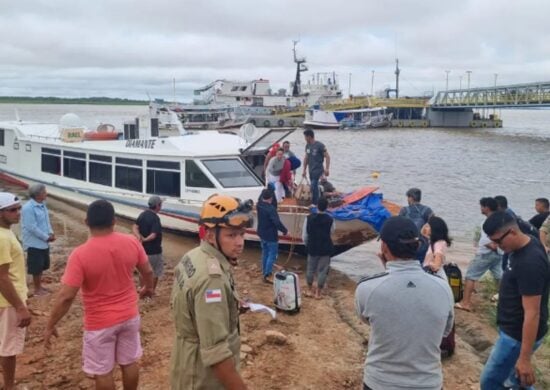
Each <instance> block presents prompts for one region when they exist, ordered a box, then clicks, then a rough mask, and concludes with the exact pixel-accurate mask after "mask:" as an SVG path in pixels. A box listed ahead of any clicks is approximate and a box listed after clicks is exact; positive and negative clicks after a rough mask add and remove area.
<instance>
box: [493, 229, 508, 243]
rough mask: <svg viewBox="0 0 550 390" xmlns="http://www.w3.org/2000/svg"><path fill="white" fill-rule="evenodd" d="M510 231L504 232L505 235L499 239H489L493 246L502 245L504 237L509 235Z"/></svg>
mask: <svg viewBox="0 0 550 390" xmlns="http://www.w3.org/2000/svg"><path fill="white" fill-rule="evenodd" d="M511 231H512V229H508V230H507V231H506V233H504V234H503V235H502V236H500V238H491V241H493V242H494V243H495V244H497V245H500V244H501V243H502V241H504V239H505V238H506V236H507V235H508V234H510V232H511Z"/></svg>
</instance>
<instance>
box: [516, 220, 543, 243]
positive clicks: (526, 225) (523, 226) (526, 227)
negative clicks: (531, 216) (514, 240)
mask: <svg viewBox="0 0 550 390" xmlns="http://www.w3.org/2000/svg"><path fill="white" fill-rule="evenodd" d="M516 220H517V223H518V226H519V230H521V232H522V233H523V234H527V235H529V236H534V237H535V238H536V239H539V230H538V229H537V228H536V227H534V226H533V225H532V224H531V223H530V222H527V221H526V220H524V219H521V218H520V217H517V218H516Z"/></svg>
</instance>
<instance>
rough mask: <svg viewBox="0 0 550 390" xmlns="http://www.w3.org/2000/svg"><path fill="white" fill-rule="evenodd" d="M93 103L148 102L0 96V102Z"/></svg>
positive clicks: (133, 103)
mask: <svg viewBox="0 0 550 390" xmlns="http://www.w3.org/2000/svg"><path fill="white" fill-rule="evenodd" d="M14 103H18V104H94V105H98V106H100V105H118V106H136V105H137V106H141V105H146V104H149V101H148V100H133V99H120V98H108V97H91V98H59V97H43V96H38V97H19V96H0V104H14Z"/></svg>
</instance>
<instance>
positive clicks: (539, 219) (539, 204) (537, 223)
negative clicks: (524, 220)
mask: <svg viewBox="0 0 550 390" xmlns="http://www.w3.org/2000/svg"><path fill="white" fill-rule="evenodd" d="M535 210H536V211H537V215H535V216H534V217H533V218H531V219H530V220H529V223H530V224H531V225H533V226H534V227H536V228H537V229H540V227H541V226H542V224H543V223H544V221H546V218H548V216H549V215H550V203H549V202H548V199H546V198H538V199H536V200H535Z"/></svg>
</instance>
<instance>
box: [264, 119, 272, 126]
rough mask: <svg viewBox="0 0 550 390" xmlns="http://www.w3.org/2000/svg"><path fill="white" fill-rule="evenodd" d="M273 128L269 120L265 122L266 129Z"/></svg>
mask: <svg viewBox="0 0 550 390" xmlns="http://www.w3.org/2000/svg"><path fill="white" fill-rule="evenodd" d="M270 126H271V122H270V121H269V120H267V119H266V120H265V121H264V127H270Z"/></svg>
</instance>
